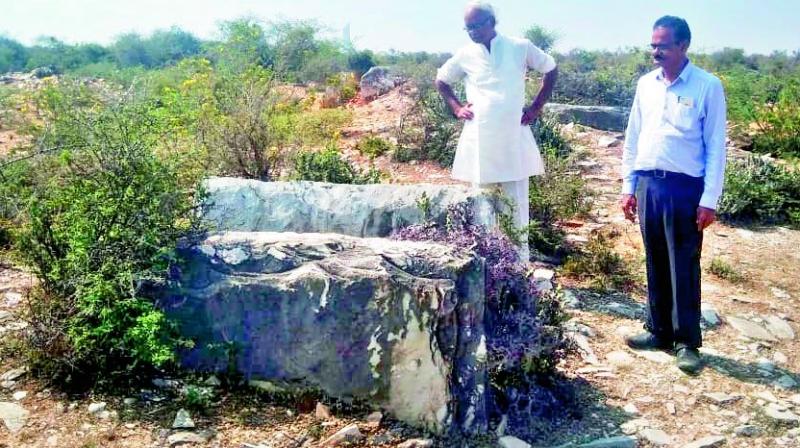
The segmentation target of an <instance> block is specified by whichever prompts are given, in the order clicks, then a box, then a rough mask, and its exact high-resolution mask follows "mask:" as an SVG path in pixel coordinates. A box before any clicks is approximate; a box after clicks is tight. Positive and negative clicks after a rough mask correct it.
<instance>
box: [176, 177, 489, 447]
mask: <svg viewBox="0 0 800 448" xmlns="http://www.w3.org/2000/svg"><path fill="white" fill-rule="evenodd" d="M242 191H249V193H248V194H256V192H257V191H258V190H248V189H247V188H244V189H243V190H242ZM346 202H347V201H343V203H342V207H346V206H347V205H346ZM264 206H265V207H268V205H266V204H265V205H264ZM182 255H184V256H185V257H186V259H187V263H186V265H185V266H184V267H183V268H182V269H181V272H179V273H175V275H174V279H173V280H174V285H173V286H172V287H171V288H170V289H168V290H167V291H166V292H165V293H164V296H163V299H162V300H160V306H161V307H162V308H163V309H164V310H166V312H167V313H168V315H169V316H170V317H172V318H174V319H175V320H176V321H177V322H178V323H179V324H180V331H181V334H182V336H184V337H187V338H189V339H191V340H192V341H193V342H194V347H193V348H191V349H187V350H185V351H184V352H183V353H182V363H183V364H184V366H185V367H188V368H191V369H195V370H200V371H217V372H222V371H227V370H229V368H233V369H235V370H236V371H238V372H240V373H241V374H243V375H244V376H245V377H246V378H247V379H253V380H267V381H270V382H272V383H273V384H275V385H277V386H278V387H313V388H318V389H321V390H322V391H324V392H325V393H327V394H329V395H331V396H334V397H339V398H343V399H364V400H368V401H370V402H371V403H373V404H375V405H376V406H380V407H381V408H383V409H385V410H387V411H389V412H390V413H392V414H393V415H395V416H396V417H397V418H399V419H400V420H403V421H406V422H409V423H412V424H416V425H421V426H427V427H430V428H432V429H441V428H443V427H444V426H447V425H449V424H454V425H458V426H460V427H462V428H463V429H465V430H468V431H472V430H477V431H480V430H485V428H486V415H485V414H486V409H485V406H486V405H485V397H484V392H485V391H486V390H487V389H488V385H487V384H486V382H487V379H486V378H487V376H486V367H485V358H486V342H485V333H484V327H483V313H484V275H485V273H484V265H483V262H482V261H481V260H479V259H476V258H473V256H472V255H469V254H459V253H456V252H455V251H454V250H453V249H452V248H449V247H446V246H441V245H436V244H431V243H424V242H409V241H394V240H389V239H382V238H354V237H348V236H344V235H336V234H316V233H308V234H297V233H273V232H225V233H219V234H215V235H212V236H209V237H208V238H207V239H205V240H204V241H202V242H201V243H199V244H197V245H195V246H192V247H190V248H186V249H183V250H182Z"/></svg>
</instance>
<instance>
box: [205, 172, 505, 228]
mask: <svg viewBox="0 0 800 448" xmlns="http://www.w3.org/2000/svg"><path fill="white" fill-rule="evenodd" d="M205 188H206V191H207V192H208V198H207V200H206V206H205V208H204V216H205V218H206V220H207V221H208V222H209V223H210V224H211V225H212V227H213V228H214V229H216V230H219V231H243V232H297V233H339V234H342V235H350V236H360V237H382V236H388V235H390V234H391V233H392V232H393V231H395V230H398V229H400V228H402V227H405V226H407V225H409V224H417V223H421V222H423V221H425V219H426V216H425V214H426V213H428V216H427V218H430V219H433V220H435V221H438V222H440V223H444V221H445V218H446V212H447V207H449V206H451V205H455V204H459V203H462V202H467V203H468V204H470V206H471V207H472V211H473V214H474V218H475V224H482V225H485V226H487V227H488V228H493V227H494V226H495V225H496V214H495V210H496V209H497V208H496V202H497V201H496V200H495V199H492V198H491V197H489V196H488V195H486V194H485V193H483V192H481V191H480V190H477V189H473V188H469V187H465V186H458V185H429V184H414V185H389V184H372V185H343V184H328V183H320V182H260V181H257V180H249V179H239V178H229V177H212V178H209V179H208V180H206V182H205ZM423 198H427V199H423ZM423 202H425V203H427V204H428V207H427V209H426V207H422V206H421V204H422V203H423Z"/></svg>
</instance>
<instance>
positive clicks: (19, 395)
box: [13, 390, 28, 401]
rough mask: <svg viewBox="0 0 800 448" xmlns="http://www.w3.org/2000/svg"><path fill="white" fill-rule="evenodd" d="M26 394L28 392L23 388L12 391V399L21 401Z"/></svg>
mask: <svg viewBox="0 0 800 448" xmlns="http://www.w3.org/2000/svg"><path fill="white" fill-rule="evenodd" d="M27 396H28V392H25V391H24V390H21V391H18V392H14V395H13V398H14V401H22V400H24V399H25V397H27Z"/></svg>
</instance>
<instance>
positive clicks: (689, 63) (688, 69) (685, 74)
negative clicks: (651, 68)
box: [656, 59, 694, 84]
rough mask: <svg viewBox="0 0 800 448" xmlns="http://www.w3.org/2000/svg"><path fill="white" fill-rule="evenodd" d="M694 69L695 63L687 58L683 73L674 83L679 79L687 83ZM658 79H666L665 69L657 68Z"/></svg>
mask: <svg viewBox="0 0 800 448" xmlns="http://www.w3.org/2000/svg"><path fill="white" fill-rule="evenodd" d="M693 69H694V64H692V61H690V60H688V59H687V60H686V65H684V66H683V70H681V73H680V74H679V75H678V77H677V78H675V81H673V82H672V83H673V84H675V83H676V82H677V81H678V80H679V79H680V80H681V82H683V83H686V82H687V81H689V77H690V76H691V74H692V70H693ZM656 79H657V80H658V81H662V82H663V81H664V70H663V69H662V70H656Z"/></svg>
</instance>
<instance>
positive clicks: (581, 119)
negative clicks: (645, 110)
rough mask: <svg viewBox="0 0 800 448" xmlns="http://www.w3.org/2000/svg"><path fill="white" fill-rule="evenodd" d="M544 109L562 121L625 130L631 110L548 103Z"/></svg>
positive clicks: (598, 127)
mask: <svg viewBox="0 0 800 448" xmlns="http://www.w3.org/2000/svg"><path fill="white" fill-rule="evenodd" d="M544 110H545V112H546V113H548V114H552V115H554V116H555V117H556V119H558V121H559V122H561V123H578V124H581V125H584V126H589V127H591V128H595V129H600V130H603V131H624V130H625V127H626V126H627V125H628V112H629V110H628V109H627V108H625V107H610V106H576V105H572V104H559V103H547V104H546V105H545V107H544Z"/></svg>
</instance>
